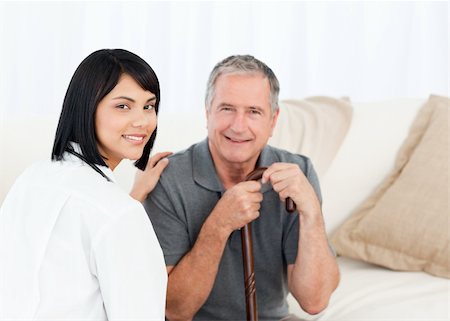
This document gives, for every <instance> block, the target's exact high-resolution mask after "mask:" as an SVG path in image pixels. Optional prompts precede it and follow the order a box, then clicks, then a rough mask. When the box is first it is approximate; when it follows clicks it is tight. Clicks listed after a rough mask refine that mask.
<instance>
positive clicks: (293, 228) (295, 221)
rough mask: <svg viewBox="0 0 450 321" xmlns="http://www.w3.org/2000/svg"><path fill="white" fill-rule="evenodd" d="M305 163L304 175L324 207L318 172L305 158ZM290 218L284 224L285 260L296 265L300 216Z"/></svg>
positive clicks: (295, 215)
mask: <svg viewBox="0 0 450 321" xmlns="http://www.w3.org/2000/svg"><path fill="white" fill-rule="evenodd" d="M305 160H306V161H305V162H304V163H303V166H302V165H300V168H301V169H302V171H303V173H304V174H305V176H306V178H307V179H308V181H309V183H310V184H311V185H312V187H313V188H314V191H315V192H316V195H317V198H318V199H319V202H320V204H321V205H322V194H321V191H320V185H319V178H318V177H317V174H316V171H315V170H314V167H313V165H312V163H311V161H310V160H309V159H308V158H305ZM289 215H290V216H288V218H287V219H286V221H285V224H284V231H285V233H284V237H283V244H284V247H283V249H284V258H285V260H286V263H287V264H294V263H295V259H296V258H297V250H298V233H299V232H298V228H299V218H298V214H297V213H295V214H289Z"/></svg>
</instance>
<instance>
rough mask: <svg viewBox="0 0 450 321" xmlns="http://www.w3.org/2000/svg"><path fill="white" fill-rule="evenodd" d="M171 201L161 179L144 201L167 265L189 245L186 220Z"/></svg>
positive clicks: (179, 257) (175, 262)
mask: <svg viewBox="0 0 450 321" xmlns="http://www.w3.org/2000/svg"><path fill="white" fill-rule="evenodd" d="M173 202H174V200H173V199H172V198H171V197H170V193H168V192H167V191H166V189H165V188H164V186H163V184H162V183H161V180H160V181H159V183H158V184H157V185H156V187H155V189H154V190H153V191H152V192H151V193H150V194H149V196H148V197H147V199H146V200H145V201H144V208H145V210H146V212H147V215H148V216H149V218H150V221H151V222H152V225H153V228H154V230H155V233H156V236H157V237H158V241H159V243H160V245H161V248H162V250H163V253H164V259H165V262H166V265H167V266H171V265H176V264H177V263H178V261H179V260H180V259H181V258H182V257H183V256H184V254H185V253H186V252H188V251H189V250H190V247H191V245H190V241H189V234H188V230H187V224H186V220H185V219H184V218H183V217H182V216H180V215H179V214H177V212H176V210H175V206H174V203H173Z"/></svg>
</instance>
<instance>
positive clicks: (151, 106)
mask: <svg viewBox="0 0 450 321" xmlns="http://www.w3.org/2000/svg"><path fill="white" fill-rule="evenodd" d="M154 108H155V106H153V105H146V106H144V110H152V109H154Z"/></svg>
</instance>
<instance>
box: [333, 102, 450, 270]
mask: <svg viewBox="0 0 450 321" xmlns="http://www.w3.org/2000/svg"><path fill="white" fill-rule="evenodd" d="M449 107H450V100H449V99H448V98H445V97H439V96H431V97H430V99H429V100H428V101H427V103H426V104H425V105H424V106H423V107H422V109H421V110H420V111H419V113H418V115H417V117H416V119H415V121H414V123H413V125H412V127H411V129H410V132H409V135H408V137H407V138H406V140H405V142H404V143H403V145H402V147H401V148H400V150H399V153H398V155H397V159H396V162H395V166H394V169H393V170H392V172H391V174H390V175H389V176H388V177H387V178H386V179H385V180H384V181H383V182H382V183H381V185H380V186H379V187H378V188H377V190H376V191H375V192H374V193H373V194H372V195H371V196H370V197H369V198H368V199H367V200H366V201H365V202H364V203H363V204H362V205H361V206H360V207H359V208H358V209H357V210H356V212H355V213H354V214H353V215H352V216H351V217H350V218H349V219H348V220H347V221H346V222H344V224H343V225H342V226H341V227H340V228H339V229H338V230H337V231H336V233H334V235H333V236H332V242H333V244H334V246H335V247H336V250H337V252H338V254H340V255H344V256H349V257H352V258H357V259H361V260H364V261H367V262H371V263H375V264H379V265H382V266H385V267H388V268H391V269H394V270H406V271H420V270H423V271H426V272H428V273H430V274H433V275H436V276H442V277H447V278H450V264H449V254H450V236H449V209H448V198H449V189H448V187H449V186H448V178H449V150H448V141H449V131H448V124H449V120H450V119H449Z"/></svg>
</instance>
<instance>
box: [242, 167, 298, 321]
mask: <svg viewBox="0 0 450 321" xmlns="http://www.w3.org/2000/svg"><path fill="white" fill-rule="evenodd" d="M266 169H267V167H259V168H257V169H255V170H254V171H253V172H251V173H250V174H248V175H247V177H246V178H245V181H254V180H259V179H261V177H262V175H263V173H264V171H265V170H266ZM295 209H296V206H295V203H294V202H293V201H292V199H291V198H289V197H288V198H287V199H286V210H287V211H288V212H289V213H292V212H294V211H295ZM241 241H242V258H243V264H244V282H245V307H246V311H247V320H248V321H257V320H258V309H257V306H256V283H255V267H254V263H253V241H252V226H251V223H248V224H247V225H245V226H244V227H243V228H242V229H241Z"/></svg>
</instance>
